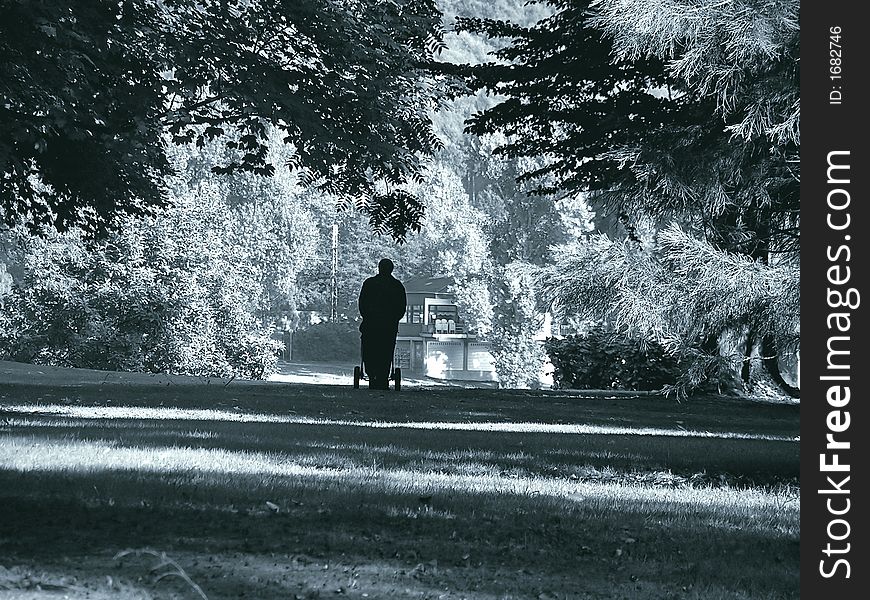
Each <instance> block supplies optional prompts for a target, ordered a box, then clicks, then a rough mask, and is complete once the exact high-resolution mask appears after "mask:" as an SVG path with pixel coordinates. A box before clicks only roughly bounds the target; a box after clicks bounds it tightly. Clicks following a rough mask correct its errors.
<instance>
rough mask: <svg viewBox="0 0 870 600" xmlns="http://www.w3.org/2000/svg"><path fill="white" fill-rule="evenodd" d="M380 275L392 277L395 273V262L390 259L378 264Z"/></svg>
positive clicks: (383, 259) (382, 260)
mask: <svg viewBox="0 0 870 600" xmlns="http://www.w3.org/2000/svg"><path fill="white" fill-rule="evenodd" d="M378 273H380V274H381V275H391V274H392V273H393V261H391V260H390V259H389V258H382V259H381V261H380V262H379V263H378Z"/></svg>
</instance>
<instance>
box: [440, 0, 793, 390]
mask: <svg viewBox="0 0 870 600" xmlns="http://www.w3.org/2000/svg"><path fill="white" fill-rule="evenodd" d="M545 4H547V5H549V6H551V7H552V8H553V10H554V12H553V14H552V16H549V17H545V18H543V19H541V20H539V21H538V22H537V23H536V24H534V25H532V26H525V25H521V24H517V23H510V22H502V21H498V20H494V19H478V18H460V19H458V21H457V26H458V28H459V29H460V30H463V31H468V32H472V33H477V34H479V35H484V36H488V37H491V38H495V39H497V40H502V41H506V42H507V44H506V45H504V46H503V47H501V48H500V49H499V50H497V51H496V52H494V53H493V54H494V57H495V59H496V60H495V61H493V62H490V63H486V64H482V65H469V66H465V67H462V68H459V67H458V68H456V69H454V72H459V73H463V74H465V75H466V76H467V77H468V78H469V81H470V86H471V89H472V91H474V90H477V89H486V90H488V91H490V92H491V93H494V94H499V95H501V96H502V97H503V99H502V100H501V101H500V102H499V103H498V104H496V105H495V106H493V107H491V108H488V109H486V110H484V111H482V112H480V113H478V114H476V115H474V117H473V118H472V119H471V120H470V121H469V123H468V130H469V131H471V132H473V133H476V134H502V135H504V140H505V141H504V143H503V144H502V145H500V146H499V148H497V149H496V151H495V152H496V153H499V154H501V155H504V156H508V157H516V158H538V159H539V160H540V162H539V163H538V164H537V165H536V166H528V167H527V168H524V169H523V170H522V172H521V173H519V176H518V178H517V179H518V180H519V181H521V182H522V181H527V182H530V183H534V184H535V185H536V187H535V189H534V190H533V192H534V193H538V194H551V193H558V194H568V195H570V194H574V193H576V192H578V191H580V192H590V193H591V194H592V195H591V200H592V202H593V205H594V206H595V208H596V211H597V212H598V213H599V214H598V216H599V218H601V217H604V218H612V217H614V216H615V217H616V218H617V219H618V220H619V222H621V224H622V226H623V228H624V229H623V231H624V233H623V234H622V235H623V236H624V237H627V238H628V239H629V240H630V241H631V244H633V248H631V249H629V248H628V247H627V246H623V247H621V248H620V247H617V245H615V244H611V243H610V242H609V241H608V240H600V239H593V240H590V241H589V242H587V243H585V244H580V245H579V246H578V247H576V248H573V249H570V248H569V249H567V250H565V251H564V252H562V253H561V254H560V255H559V256H558V257H557V259H556V263H557V265H556V266H554V267H553V268H548V269H545V270H544V273H545V277H549V279H548V280H547V282H548V285H549V291H550V292H552V294H551V296H550V297H551V299H554V300H555V301H556V302H557V303H560V304H561V305H562V307H563V308H570V309H571V310H573V311H577V312H580V313H586V314H589V313H590V312H591V311H593V310H596V309H597V314H596V318H598V319H613V320H615V322H617V323H618V324H619V325H620V326H624V327H625V328H626V329H629V330H631V329H637V330H640V329H644V328H645V334H647V335H651V336H654V337H656V338H657V339H660V340H662V341H663V342H664V343H665V344H666V345H667V347H668V348H669V350H671V351H674V352H679V353H680V355H681V356H694V357H695V358H696V361H695V362H694V363H693V365H694V366H693V368H692V369H690V371H691V373H687V378H686V381H689V382H691V381H696V380H698V379H699V378H701V379H702V378H703V377H701V376H700V375H699V374H703V373H706V372H708V371H709V370H710V369H712V368H714V367H716V365H719V364H721V363H722V362H723V361H727V360H732V361H733V363H734V364H735V365H739V366H738V368H739V369H740V370H741V372H742V375H743V376H744V377H743V379H744V382H746V383H747V384H750V383H751V382H750V381H749V375H750V373H749V370H748V364H749V361H750V360H760V361H762V362H763V363H764V364H765V366H766V367H767V369H768V371H769V372H770V375H771V377H773V379H774V380H775V381H777V383H778V384H779V385H780V386H781V387H782V389H783V390H785V391H787V392H788V393H789V394H792V395H795V394H796V390H795V389H793V388H791V386H789V385H788V384H787V383H786V382H785V381H784V380H783V378H782V376H781V374H780V373H779V370H778V367H777V366H776V362H777V360H776V358H772V357H777V356H779V357H783V355H784V354H786V353H788V352H791V351H793V349H794V342H795V340H796V336H797V333H796V332H797V330H798V329H797V328H798V316H797V309H796V298H797V295H798V289H799V272H798V269H797V267H796V265H797V253H798V227H799V217H798V215H799V175H798V169H797V154H798V148H799V143H800V138H799V131H798V127H797V124H798V118H799V114H800V108H799V106H800V104H799V86H798V55H799V35H798V34H799V31H798V26H797V9H798V3H797V2H796V0H777V1H775V2H760V1H759V2H757V1H755V0H745V1H741V2H715V1H707V0H703V1H700V2H696V1H694V0H692V1H689V0H685V1H684V0H660V1H659V0H656V1H654V2H653V3H652V5H651V4H650V3H649V2H641V1H640V0H602V1H600V2H574V1H572V0H548V1H547V2H545ZM677 225H679V228H677ZM662 229H663V231H661V233H660V234H659V233H657V232H659V231H660V230H662ZM684 234H688V235H684ZM699 257H703V258H705V259H708V260H709V261H710V262H708V263H706V264H701V263H699V262H698V261H697V259H698V258H699ZM719 268H721V269H722V271H721V273H716V272H714V271H715V269H719ZM744 275H751V277H750V279H749V281H750V282H752V283H753V285H751V286H741V285H740V282H741V280H740V277H742V276H744ZM762 280H763V281H764V284H762V283H761V281H762ZM773 281H776V283H775V284H773V283H772V282H773ZM756 282H758V284H759V286H755V283H756ZM768 284H770V287H769V288H768V289H769V290H776V291H777V292H780V293H781V294H780V295H781V298H782V301H781V302H780V301H775V300H772V299H771V296H772V295H773V293H775V292H773V293H771V294H768V293H767V292H766V291H765V288H764V287H763V286H764V285H768ZM720 293H724V294H725V296H724V302H722V303H721V304H720V303H719V297H718V296H717V294H720ZM741 336H742V338H743V340H742V341H740V340H738V341H734V340H735V338H740V337H741ZM726 338H730V339H731V342H730V349H729V350H727V351H724V348H725V346H728V345H729V344H726V343H725V342H726ZM735 347H742V348H740V350H739V352H737V351H735V350H734V348H735ZM723 351H724V352H723ZM741 363H742V365H741Z"/></svg>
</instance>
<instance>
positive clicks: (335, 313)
mask: <svg viewBox="0 0 870 600" xmlns="http://www.w3.org/2000/svg"><path fill="white" fill-rule="evenodd" d="M337 316H338V223H333V224H332V306H331V310H330V314H329V317H330V321H332V322H333V323H335V320H336V318H337Z"/></svg>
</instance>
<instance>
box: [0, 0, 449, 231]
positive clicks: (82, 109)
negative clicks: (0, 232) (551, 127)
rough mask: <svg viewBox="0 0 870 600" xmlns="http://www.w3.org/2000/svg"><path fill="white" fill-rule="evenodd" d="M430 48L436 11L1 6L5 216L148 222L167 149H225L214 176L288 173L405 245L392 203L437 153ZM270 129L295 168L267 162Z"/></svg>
mask: <svg viewBox="0 0 870 600" xmlns="http://www.w3.org/2000/svg"><path fill="white" fill-rule="evenodd" d="M441 35H442V32H441V13H440V12H439V11H438V9H437V7H436V3H435V2H434V0H397V1H389V2H388V1H383V2H358V1H354V0H347V1H344V2H335V1H331V0H262V1H259V2H250V1H247V0H199V1H193V0H165V1H164V2H149V1H146V0H121V1H118V0H112V1H109V0H88V1H80V2H72V3H69V2H61V1H59V0H39V1H36V0H33V1H31V0H0V96H2V98H0V169H2V180H0V213H2V215H0V216H2V219H3V220H5V221H6V222H7V223H8V224H12V223H14V222H18V221H25V222H28V223H30V224H32V225H34V226H43V225H48V226H52V227H54V228H56V229H59V230H63V229H66V228H68V227H70V226H72V225H84V226H85V227H86V228H89V229H101V228H104V227H106V226H107V225H111V223H112V220H113V218H114V217H115V216H116V215H118V214H119V213H131V214H141V213H147V212H148V211H149V210H150V209H152V208H154V207H156V206H160V205H162V204H164V203H165V200H166V198H165V195H164V194H163V190H162V183H163V179H164V177H165V176H166V175H167V174H168V173H170V172H171V169H172V165H170V164H169V163H168V162H167V159H166V155H165V144H166V143H167V141H166V140H167V138H169V137H171V139H173V140H174V141H175V142H177V143H185V142H193V143H200V144H201V143H202V142H203V141H205V140H207V139H212V138H216V137H222V138H225V139H226V141H227V143H228V145H229V146H230V148H231V149H232V150H233V156H234V158H233V159H232V160H230V161H228V162H227V163H225V164H221V165H216V171H217V172H221V173H229V172H234V171H248V172H254V173H259V174H262V175H269V174H271V173H272V172H273V171H274V169H275V168H286V167H289V168H296V169H299V170H300V172H302V173H303V177H304V179H305V181H306V182H308V183H310V184H312V185H315V186H319V187H320V188H322V189H323V190H325V191H327V192H329V193H332V194H335V195H336V196H337V197H338V198H340V200H341V201H342V202H354V203H356V204H358V205H360V206H362V207H364V208H365V210H366V211H367V212H368V213H369V215H370V217H371V221H372V224H373V225H374V226H375V227H376V228H378V229H380V230H382V231H389V232H391V233H392V234H393V235H394V236H395V237H397V238H400V239H401V238H402V237H403V236H404V235H405V233H406V232H407V231H408V229H416V228H417V227H418V225H419V221H420V218H421V216H422V211H423V206H422V204H421V203H420V202H419V201H418V199H416V198H414V197H413V196H411V195H409V194H405V193H400V192H397V191H396V190H397V189H398V186H399V185H400V184H402V183H403V182H405V181H408V180H409V179H414V178H416V177H417V175H418V173H419V170H420V168H421V166H422V161H423V160H425V158H426V157H427V156H428V155H431V154H432V153H433V152H434V151H435V150H436V149H437V148H438V147H439V140H438V139H437V138H436V136H435V135H434V133H433V130H432V127H431V122H430V118H429V111H430V110H431V109H432V108H433V107H434V106H435V104H436V103H437V96H438V91H437V88H436V87H435V85H434V84H433V82H432V81H431V80H429V79H428V78H427V76H426V73H425V65H426V63H427V62H428V61H429V60H430V59H431V58H432V56H433V54H434V53H435V52H437V51H439V50H440V48H441V47H442V41H441ZM270 126H274V127H277V128H279V129H280V130H281V131H282V133H283V134H284V136H285V142H286V143H289V144H292V145H293V146H294V148H295V149H296V153H295V155H294V158H293V159H292V161H291V164H288V165H272V164H269V163H268V161H267V152H266V150H267V148H266V143H265V142H266V138H267V132H268V129H269V127H270ZM167 133H168V134H170V135H169V136H167V135H166V134H167Z"/></svg>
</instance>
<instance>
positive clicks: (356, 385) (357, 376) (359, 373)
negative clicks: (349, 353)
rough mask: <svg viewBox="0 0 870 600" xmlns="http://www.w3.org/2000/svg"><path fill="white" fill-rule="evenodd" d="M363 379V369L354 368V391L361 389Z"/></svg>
mask: <svg viewBox="0 0 870 600" xmlns="http://www.w3.org/2000/svg"><path fill="white" fill-rule="evenodd" d="M360 379H362V369H360V368H359V365H357V366H355V367H354V368H353V389H355V390H358V389H359V380H360Z"/></svg>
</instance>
